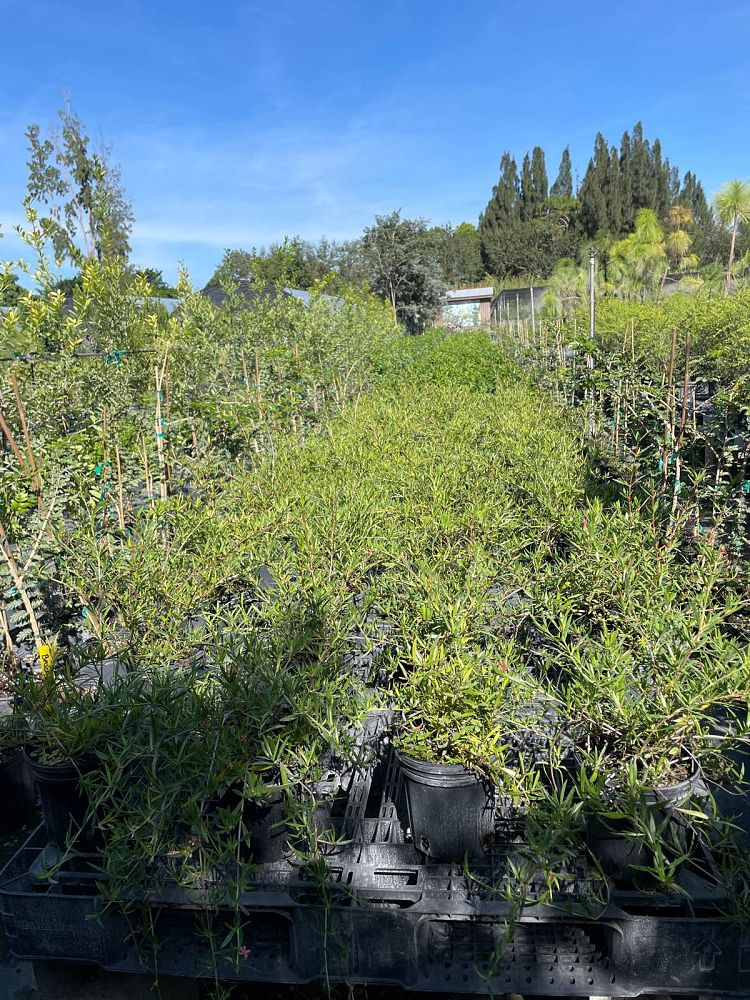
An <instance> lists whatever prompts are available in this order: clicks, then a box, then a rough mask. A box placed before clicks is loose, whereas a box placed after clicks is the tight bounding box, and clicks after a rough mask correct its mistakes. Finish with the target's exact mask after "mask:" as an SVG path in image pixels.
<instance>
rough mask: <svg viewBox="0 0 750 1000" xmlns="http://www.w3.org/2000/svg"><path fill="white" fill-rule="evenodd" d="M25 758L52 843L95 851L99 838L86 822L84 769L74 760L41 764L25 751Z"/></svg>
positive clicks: (87, 801)
mask: <svg viewBox="0 0 750 1000" xmlns="http://www.w3.org/2000/svg"><path fill="white" fill-rule="evenodd" d="M26 762H27V764H28V766H29V768H30V770H31V774H32V775H33V777H34V780H35V781H36V784H37V788H38V789H39V800H40V803H41V806H42V814H43V816H44V823H45V825H46V827H47V836H48V837H49V839H50V843H52V844H54V845H55V846H56V847H59V848H64V847H66V846H70V847H74V848H76V849H77V850H80V851H93V850H95V849H96V846H97V838H96V836H95V832H94V830H93V829H92V828H91V826H89V825H86V824H85V819H86V813H87V811H88V807H89V799H88V796H87V795H86V792H85V791H84V789H83V786H82V784H81V769H80V767H78V766H77V765H76V764H74V763H72V762H71V763H66V764H40V763H39V762H38V761H35V760H34V758H33V757H30V756H28V755H26Z"/></svg>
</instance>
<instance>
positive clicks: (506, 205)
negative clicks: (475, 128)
mask: <svg viewBox="0 0 750 1000" xmlns="http://www.w3.org/2000/svg"><path fill="white" fill-rule="evenodd" d="M519 218H520V197H519V191H518V168H517V166H516V161H515V160H514V159H513V157H512V156H511V155H510V153H508V152H505V153H503V156H502V159H501V160H500V179H499V180H498V182H497V184H495V186H494V187H493V189H492V197H491V198H490V200H489V202H488V204H487V207H486V208H485V210H484V212H483V213H482V215H481V216H480V220H479V229H480V232H482V233H485V232H488V231H492V230H496V229H498V228H504V227H506V226H510V225H513V224H514V223H515V222H517V221H518V219H519Z"/></svg>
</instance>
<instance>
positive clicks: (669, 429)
mask: <svg viewBox="0 0 750 1000" xmlns="http://www.w3.org/2000/svg"><path fill="white" fill-rule="evenodd" d="M676 357H677V328H676V327H673V328H672V346H671V348H670V352H669V366H668V368H667V398H666V414H665V417H664V446H663V448H662V468H661V485H662V489H664V487H665V486H666V485H667V478H668V465H669V458H670V455H671V452H672V447H673V444H674V421H675V405H676V399H675V394H674V365H675V359H676Z"/></svg>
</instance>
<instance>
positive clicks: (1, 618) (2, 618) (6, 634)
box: [0, 604, 13, 663]
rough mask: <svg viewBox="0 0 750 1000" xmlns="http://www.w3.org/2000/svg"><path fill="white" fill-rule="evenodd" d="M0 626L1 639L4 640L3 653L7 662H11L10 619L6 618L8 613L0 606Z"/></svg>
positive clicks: (3, 606) (11, 639)
mask: <svg viewBox="0 0 750 1000" xmlns="http://www.w3.org/2000/svg"><path fill="white" fill-rule="evenodd" d="M0 624H1V625H2V627H3V638H4V639H5V652H6V653H7V654H8V660H9V661H10V662H11V663H12V662H13V636H12V635H11V634H10V619H9V618H8V612H7V610H6V608H5V605H4V604H2V605H0Z"/></svg>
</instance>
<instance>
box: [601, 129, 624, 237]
mask: <svg viewBox="0 0 750 1000" xmlns="http://www.w3.org/2000/svg"><path fill="white" fill-rule="evenodd" d="M605 196H606V198H607V208H608V213H607V214H608V218H609V231H610V233H612V235H613V236H619V235H620V234H621V233H622V231H623V222H622V215H623V212H622V183H621V177H620V154H619V153H618V151H617V146H613V147H612V149H611V150H610V152H609V164H608V168H607V187H606V191H605Z"/></svg>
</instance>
